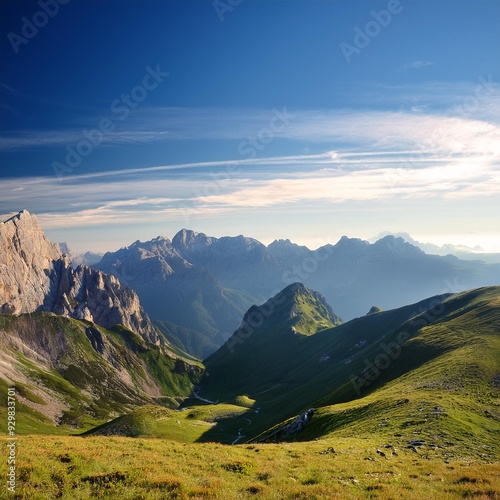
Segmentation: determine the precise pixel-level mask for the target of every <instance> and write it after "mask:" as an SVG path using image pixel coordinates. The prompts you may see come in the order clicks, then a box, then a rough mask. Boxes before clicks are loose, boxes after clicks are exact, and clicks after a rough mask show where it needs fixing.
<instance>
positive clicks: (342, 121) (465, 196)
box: [0, 0, 500, 252]
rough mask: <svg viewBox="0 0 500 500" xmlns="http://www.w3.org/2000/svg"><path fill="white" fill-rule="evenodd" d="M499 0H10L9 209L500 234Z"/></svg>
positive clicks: (108, 218) (126, 233)
mask: <svg viewBox="0 0 500 500" xmlns="http://www.w3.org/2000/svg"><path fill="white" fill-rule="evenodd" d="M499 20H500V2H498V0H388V1H387V0H384V1H379V0H370V1H362V0H358V1H353V0H275V1H272V0H268V1H265V0H179V1H176V0H164V1H155V0H143V1H127V0H123V1H121V0H95V1H92V0H39V1H25V0H12V1H11V0H0V220H6V219H7V218H8V217H9V216H10V215H12V214H15V213H17V212H18V211H19V210H22V209H27V210H29V211H30V212H32V213H35V214H36V215H37V216H38V218H39V219H40V222H41V225H42V227H43V229H44V230H45V232H46V234H47V236H48V237H49V238H50V239H51V240H52V241H56V242H61V241H66V242H68V244H69V246H70V248H72V249H73V250H74V251H84V250H93V251H105V250H115V249H117V248H120V247H122V246H126V245H129V244H131V243H132V242H134V241H136V240H138V239H140V240H142V241H145V240H148V239H151V238H154V237H156V236H158V235H162V236H166V237H169V238H172V237H173V236H174V234H175V233H176V232H177V231H179V230H180V229H181V228H189V229H193V230H195V231H201V232H204V233H206V234H209V235H211V236H223V235H230V236H234V235H239V234H244V235H245V236H251V237H254V238H257V239H259V240H260V241H262V242H264V243H270V242H271V241H273V240H274V239H277V238H289V239H291V240H292V241H294V242H296V243H299V244H305V245H308V246H309V247H310V248H317V247H318V246H320V245H323V244H325V243H327V242H328V243H335V242H336V241H338V240H339V239H340V237H341V236H342V235H347V236H349V237H358V238H363V239H369V238H371V237H373V236H374V235H376V234H379V233H382V232H385V231H389V232H401V231H403V232H407V233H409V234H411V236H412V237H413V238H415V239H416V240H419V241H423V242H432V243H436V244H444V243H454V244H464V245H468V246H471V247H473V246H476V245H480V246H481V247H482V248H484V250H486V251H490V252H493V251H496V252H500V210H499V208H498V207H500V168H499V167H500V83H499V82H500V57H499V56H500V30H499V29H498V22H499Z"/></svg>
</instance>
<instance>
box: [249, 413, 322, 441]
mask: <svg viewBox="0 0 500 500" xmlns="http://www.w3.org/2000/svg"><path fill="white" fill-rule="evenodd" d="M315 411H316V409H315V408H309V410H307V411H305V412H304V413H301V414H300V415H297V417H295V418H294V419H293V420H292V421H291V422H289V423H288V424H286V425H283V426H281V427H278V428H277V429H276V430H274V431H273V432H271V433H270V434H267V435H265V436H264V437H262V438H260V439H256V440H255V441H254V442H255V443H279V442H281V441H287V440H288V439H289V438H290V437H291V436H293V435H295V434H297V433H298V432H300V431H301V430H302V429H303V428H304V427H305V426H306V424H307V423H308V422H309V421H310V420H311V418H312V417H313V415H314V412H315Z"/></svg>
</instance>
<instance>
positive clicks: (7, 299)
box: [0, 210, 159, 343]
mask: <svg viewBox="0 0 500 500" xmlns="http://www.w3.org/2000/svg"><path fill="white" fill-rule="evenodd" d="M34 311H50V312H54V313H56V314H58V315H62V316H67V317H73V318H77V319H86V320H89V321H93V322H94V323H96V324H98V325H100V326H103V327H105V328H110V327H112V326H114V325H116V324H119V323H121V324H123V325H124V326H126V327H127V328H129V329H131V330H133V331H134V332H137V333H138V334H139V335H141V336H142V337H143V338H144V339H145V340H148V341H149V342H153V343H158V342H159V336H158V334H157V332H156V329H155V328H154V326H153V325H152V323H151V322H150V320H149V318H148V316H147V315H146V313H145V312H144V310H143V309H142V307H141V305H140V303H139V298H138V297H137V295H136V294H135V292H134V291H132V290H131V289H129V288H127V287H125V286H123V285H122V284H121V283H120V281H119V280H118V279H117V278H115V277H114V276H110V275H107V274H105V273H103V272H101V271H96V270H93V269H90V268H89V267H87V266H79V267H78V268H76V269H73V268H72V267H71V264H70V261H69V259H68V258H67V257H66V256H63V255H62V254H61V251H60V249H59V247H58V246H57V245H55V244H53V243H51V242H50V241H49V240H48V239H47V238H46V237H45V235H44V234H43V231H42V228H41V227H40V224H39V222H38V219H37V218H36V217H35V216H34V215H32V214H30V213H29V212H28V211H26V210H23V211H22V212H19V213H18V214H17V215H15V216H14V217H12V218H10V219H8V220H7V221H5V222H3V223H0V313H4V314H20V313H30V312H34Z"/></svg>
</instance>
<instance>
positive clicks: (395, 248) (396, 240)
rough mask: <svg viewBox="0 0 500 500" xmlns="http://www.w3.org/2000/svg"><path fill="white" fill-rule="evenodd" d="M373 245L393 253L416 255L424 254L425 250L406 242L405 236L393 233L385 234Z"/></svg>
mask: <svg viewBox="0 0 500 500" xmlns="http://www.w3.org/2000/svg"><path fill="white" fill-rule="evenodd" d="M373 247H374V248H376V249H378V250H381V251H384V252H389V253H392V254H399V255H414V256H417V255H424V252H423V251H422V250H421V249H420V248H418V247H416V246H415V245H412V244H411V243H408V242H406V241H405V240H404V239H403V238H400V237H396V236H392V235H387V236H384V237H383V238H381V239H380V240H378V241H376V242H375V243H374V244H373Z"/></svg>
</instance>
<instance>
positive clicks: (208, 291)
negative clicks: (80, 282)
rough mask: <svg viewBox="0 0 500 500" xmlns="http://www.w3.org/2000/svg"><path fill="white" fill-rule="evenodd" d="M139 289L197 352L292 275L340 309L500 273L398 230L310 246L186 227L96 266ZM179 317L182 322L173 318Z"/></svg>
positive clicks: (351, 311)
mask: <svg viewBox="0 0 500 500" xmlns="http://www.w3.org/2000/svg"><path fill="white" fill-rule="evenodd" d="M97 267H98V268H99V269H103V270H105V271H106V272H108V273H111V274H114V275H116V276H118V277H120V279H121V280H122V281H123V282H125V283H126V284H127V285H129V286H131V287H132V288H134V290H136V291H137V293H138V294H139V296H140V297H141V300H142V302H143V304H144V306H145V307H146V310H147V311H148V313H149V314H150V315H151V317H152V318H154V319H155V320H160V321H162V322H163V323H162V325H163V327H165V325H167V324H168V325H170V326H169V327H167V331H166V335H167V337H168V338H169V339H171V340H172V341H173V342H175V343H176V345H179V346H180V347H182V348H183V349H186V350H188V352H190V353H192V354H195V355H197V356H199V357H204V356H207V355H208V354H210V353H211V352H213V350H214V349H215V348H216V347H218V346H220V345H221V344H222V343H223V342H224V341H225V340H226V339H227V338H228V336H229V335H230V334H231V333H232V332H233V331H234V330H235V329H236V328H237V327H238V324H239V319H240V318H241V316H242V314H243V312H244V311H245V310H246V309H247V308H248V307H249V306H250V305H251V304H252V303H259V302H263V301H265V300H266V299H268V298H269V297H271V296H273V295H275V294H276V293H277V292H278V291H279V290H281V289H283V288H284V287H285V286H286V285H288V284H290V283H293V282H297V281H300V282H303V283H304V284H305V285H306V286H308V287H310V288H312V289H315V290H318V291H319V292H320V293H322V294H323V295H324V296H325V298H326V299H327V301H328V302H329V303H330V304H333V307H334V308H335V311H336V312H337V313H338V314H339V315H340V316H341V317H342V318H344V319H346V320H348V319H351V318H354V317H359V316H363V315H365V314H366V312H367V311H368V310H369V309H370V308H371V307H372V306H373V304H377V306H379V307H381V308H382V309H391V308H394V307H399V306H403V305H405V304H408V303H413V302H417V301H418V300H421V299H423V298H425V297H429V296H432V295H435V294H439V293H445V292H458V291H460V290H465V289H468V288H475V287H479V286H487V285H495V284H499V283H500V265H488V264H485V263H481V262H472V261H461V260H459V259H457V258H456V257H453V256H446V257H443V256H436V255H428V254H426V253H425V252H424V251H422V250H421V249H419V248H418V247H417V246H415V245H412V244H410V243H408V242H405V241H404V240H403V239H402V238H396V237H394V236H386V237H384V238H382V239H380V240H378V241H376V242H375V243H373V244H370V243H369V242H367V241H364V240H360V239H357V238H348V237H346V236H344V237H342V238H341V239H340V240H339V241H338V242H337V243H336V244H335V245H330V244H328V245H324V246H322V247H320V248H318V249H317V250H314V251H313V250H310V249H309V248H307V247H305V246H300V245H296V244H294V243H292V242H291V241H290V240H276V241H274V242H273V243H271V244H270V245H268V246H267V247H266V246H265V245H263V244H262V243H260V242H259V241H257V240H255V239H253V238H246V237H244V236H236V237H222V238H214V237H210V236H207V235H205V234H203V233H196V232H194V231H190V230H187V229H183V230H181V231H179V232H178V233H177V234H176V235H175V236H174V238H173V239H172V241H170V240H168V239H166V238H160V237H159V238H156V239H155V240H152V241H150V242H146V243H141V242H135V243H134V244H133V245H131V246H130V247H128V248H124V249H121V250H119V251H118V252H113V253H108V254H106V255H105V256H104V257H103V259H102V261H101V262H100V263H99V264H98V266H97ZM178 327H180V329H179V328H178Z"/></svg>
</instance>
